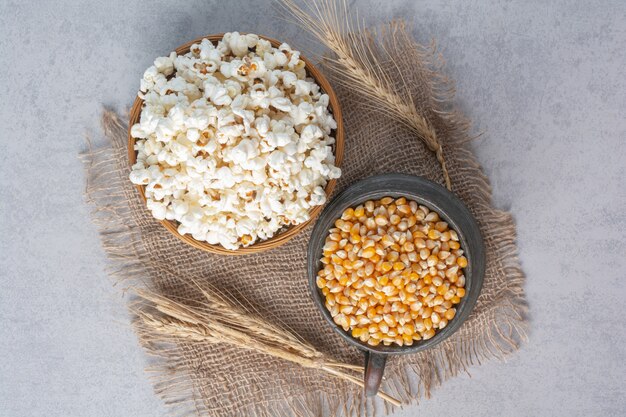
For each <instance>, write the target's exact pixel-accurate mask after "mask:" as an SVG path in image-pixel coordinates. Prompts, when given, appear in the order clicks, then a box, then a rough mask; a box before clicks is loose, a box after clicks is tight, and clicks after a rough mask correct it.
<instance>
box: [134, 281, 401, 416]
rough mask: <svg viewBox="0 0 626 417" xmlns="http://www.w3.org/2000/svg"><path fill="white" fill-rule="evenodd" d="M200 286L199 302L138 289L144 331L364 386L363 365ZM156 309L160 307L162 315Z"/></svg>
mask: <svg viewBox="0 0 626 417" xmlns="http://www.w3.org/2000/svg"><path fill="white" fill-rule="evenodd" d="M196 285H198V284H196ZM198 287H199V288H200V290H201V292H202V294H203V296H204V299H203V300H202V301H200V302H195V303H182V302H180V301H177V300H174V299H172V298H168V297H164V296H162V295H159V294H156V293H154V292H151V291H148V290H146V289H135V292H136V294H137V295H138V296H139V298H140V299H141V300H142V301H141V302H139V303H136V304H135V306H134V307H133V312H134V313H135V314H136V315H137V318H138V321H139V322H138V328H139V330H140V332H142V333H144V334H149V335H151V340H153V341H159V340H161V339H159V338H158V336H160V337H161V338H162V340H163V341H168V340H170V341H171V340H176V339H185V340H189V341H193V342H200V343H210V344H214V343H221V344H228V345H231V346H234V347H237V348H240V349H247V350H252V351H255V352H259V353H263V354H266V355H270V356H273V357H276V358H280V359H284V360H287V361H290V362H293V363H296V364H298V365H300V366H302V367H305V368H315V369H320V370H322V371H324V372H326V373H328V374H330V375H333V376H335V377H337V378H340V379H343V380H345V381H349V382H351V383H353V384H355V385H358V386H360V387H363V381H362V378H359V377H357V376H355V375H354V374H353V372H358V373H361V374H362V373H363V371H364V369H363V367H362V366H357V365H351V364H345V363H341V362H337V361H335V360H332V359H329V358H327V357H326V356H325V355H324V354H323V353H321V352H320V351H318V350H317V349H315V348H314V347H313V346H312V345H310V344H309V343H307V342H306V341H304V340H303V339H302V338H300V337H298V336H297V335H295V334H293V333H291V332H289V331H287V330H285V329H282V328H280V327H278V326H276V325H274V324H272V323H269V322H267V321H266V320H263V319H261V318H260V317H257V316H256V315H254V314H250V313H248V312H246V311H245V310H244V309H243V307H241V306H239V305H237V304H236V303H234V302H229V301H228V300H227V298H226V297H223V296H219V295H217V293H216V292H214V291H209V290H206V289H202V288H201V287H200V286H199V285H198ZM150 310H156V312H158V313H159V314H156V313H155V312H153V311H150ZM156 335H158V336H156ZM377 395H378V396H379V397H380V398H382V399H383V400H385V401H387V402H389V403H390V404H393V405H395V406H400V405H401V403H400V401H398V400H397V399H395V398H393V397H391V396H390V395H388V394H386V393H385V392H383V391H379V392H378V394H377Z"/></svg>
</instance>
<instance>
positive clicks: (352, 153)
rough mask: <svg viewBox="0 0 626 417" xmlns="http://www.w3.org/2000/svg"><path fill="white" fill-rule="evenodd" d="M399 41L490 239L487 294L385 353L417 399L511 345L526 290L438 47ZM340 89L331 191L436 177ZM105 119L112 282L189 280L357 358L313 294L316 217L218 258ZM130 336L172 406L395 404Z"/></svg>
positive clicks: (212, 409)
mask: <svg viewBox="0 0 626 417" xmlns="http://www.w3.org/2000/svg"><path fill="white" fill-rule="evenodd" d="M404 42H406V45H405V47H406V48H405V49H406V53H404V54H402V55H401V56H395V57H394V58H395V59H394V61H395V64H394V65H397V66H399V67H398V68H399V69H400V70H401V71H402V73H403V74H404V78H405V80H404V81H403V83H402V85H401V86H399V87H398V88H409V89H410V90H411V92H412V96H413V98H414V101H415V103H416V105H417V106H418V107H419V108H420V110H421V111H422V112H423V114H425V115H427V116H428V118H429V119H430V121H431V122H432V124H433V125H434V127H435V128H436V130H437V134H438V137H439V138H440V139H441V140H442V142H443V144H444V155H445V157H446V160H447V163H448V169H449V172H450V177H451V180H452V184H453V192H454V193H456V195H458V196H459V197H460V198H461V199H462V200H463V201H464V202H465V204H466V205H467V206H468V207H469V209H470V210H471V212H472V213H473V214H474V216H475V217H476V220H477V221H478V224H479V226H480V228H481V231H482V234H483V237H484V240H485V245H486V249H487V269H486V275H485V280H484V285H483V289H482V293H481V295H480V298H479V299H478V302H477V304H476V307H475V309H474V311H473V313H472V315H471V317H470V318H469V319H468V320H467V322H466V323H465V324H464V325H463V326H462V327H461V329H460V330H459V331H458V332H457V333H456V334H455V335H453V336H452V337H450V338H449V339H447V340H446V341H445V342H443V343H441V344H440V345H438V346H437V347H436V348H434V349H431V350H429V351H426V352H422V353H418V354H414V355H409V356H396V357H393V358H391V359H390V360H389V361H388V365H387V369H386V372H385V377H386V378H385V380H384V381H383V385H382V387H383V388H384V389H385V390H386V391H387V392H388V393H389V394H391V395H393V396H395V397H397V398H399V399H401V400H402V401H403V402H404V403H411V402H414V401H416V400H417V399H419V398H420V397H422V396H424V395H428V393H429V392H430V389H431V388H432V387H434V386H437V385H438V384H440V383H442V382H443V381H445V380H446V379H448V378H449V377H451V376H454V375H456V374H458V373H459V372H462V371H464V370H466V369H467V367H468V366H470V365H472V364H477V363H480V362H481V361H483V360H484V359H488V358H493V357H503V356H504V355H506V354H507V353H510V352H512V351H514V350H516V349H517V347H518V345H519V343H520V341H521V340H523V339H524V338H525V325H524V322H525V317H524V315H525V301H524V293H523V288H522V286H523V281H524V277H523V273H522V271H521V269H520V266H519V264H518V261H517V258H516V246H515V227H514V224H513V221H512V218H511V216H510V214H508V213H506V212H504V211H501V210H497V209H495V208H494V207H493V206H492V203H491V191H490V186H489V184H488V181H487V178H486V177H485V175H484V174H483V172H482V171H481V169H480V167H479V165H478V163H477V162H476V159H475V158H474V156H473V155H472V153H471V152H470V150H469V149H468V148H467V145H466V142H467V141H468V140H469V135H468V127H469V126H468V123H467V121H466V120H465V119H464V118H463V117H462V116H461V115H460V114H459V113H458V112H455V111H453V110H452V109H451V100H452V96H453V88H452V87H451V85H450V83H449V82H448V81H447V80H446V79H445V78H444V77H443V76H442V75H441V65H442V62H441V59H440V58H439V57H438V55H437V54H436V53H435V51H434V48H432V47H423V46H421V45H418V44H416V43H414V42H413V41H412V40H410V39H409V38H408V37H407V38H406V39H405V41H404ZM328 75H330V76H331V79H332V74H328ZM336 90H337V94H338V96H339V99H340V101H341V104H342V108H343V111H344V115H345V118H344V120H345V126H346V148H345V158H344V163H343V166H342V171H343V175H342V177H341V179H340V180H339V183H338V185H337V188H336V192H339V191H341V190H342V189H344V188H345V187H346V186H348V185H349V184H352V183H354V182H355V181H357V180H359V179H362V178H365V177H368V176H371V175H375V174H381V173H386V172H403V173H408V174H413V175H420V176H423V177H426V178H429V179H431V180H434V181H436V182H439V183H440V184H443V178H442V174H441V167H440V165H439V164H438V163H437V161H436V159H435V157H434V156H433V154H432V153H431V152H430V151H428V150H427V149H426V148H425V146H424V145H423V144H422V143H421V142H420V141H419V140H418V139H417V138H416V137H415V136H414V135H413V134H412V133H411V132H410V131H408V130H407V129H406V128H404V127H402V126H400V125H399V124H398V123H396V122H393V121H390V120H389V119H388V118H387V117H385V116H384V115H381V114H379V113H377V112H375V111H372V109H371V108H370V106H371V103H368V99H367V98H366V97H363V96H361V95H359V93H358V91H350V89H346V88H345V87H342V86H340V85H337V86H336ZM103 126H104V132H105V136H106V139H107V140H106V141H105V142H104V144H103V145H101V146H100V147H99V148H98V149H90V150H89V151H88V152H87V153H86V154H85V164H86V169H87V177H88V184H87V196H88V199H89V200H90V202H91V203H92V204H93V206H94V216H93V218H94V222H95V223H96V224H97V226H98V227H99V230H100V233H101V237H102V241H103V245H104V248H105V250H106V253H107V255H108V257H109V259H110V261H111V273H112V275H114V276H115V277H116V279H118V280H120V281H123V282H125V283H127V284H131V283H132V284H133V285H147V286H150V287H151V288H153V289H155V290H157V291H160V292H162V293H163V294H165V295H169V296H178V297H195V296H196V294H194V291H195V290H194V288H193V286H191V285H189V278H190V277H193V278H194V279H196V280H198V281H200V282H207V283H210V284H211V285H213V286H214V287H216V288H218V289H220V290H224V291H229V292H232V293H233V294H237V295H238V298H239V299H241V300H246V301H245V302H247V303H249V304H250V305H252V306H253V307H254V308H256V309H257V310H258V311H259V312H260V314H262V315H263V316H264V317H266V318H268V319H270V320H273V321H276V322H278V323H282V324H283V325H284V326H287V327H288V328H290V329H291V330H292V331H295V332H296V333H298V334H299V335H301V336H302V337H304V338H305V339H306V340H307V341H309V342H311V343H312V344H313V345H314V346H316V347H317V348H318V349H319V350H321V351H323V352H325V353H327V354H328V355H330V356H331V357H333V358H335V359H338V360H342V361H347V362H352V363H361V362H362V360H363V356H362V353H361V352H359V351H357V350H356V349H354V348H352V347H350V346H348V345H347V344H346V343H345V342H344V341H343V340H342V339H341V338H340V337H339V336H338V335H336V334H335V333H334V332H333V331H332V330H331V329H330V328H329V326H328V324H327V323H326V322H325V321H324V320H323V319H322V316H321V314H320V312H319V311H318V310H317V309H316V307H315V306H314V304H313V302H312V300H311V297H310V296H309V290H308V287H307V274H306V270H305V266H306V247H307V242H308V239H309V234H310V232H311V229H312V226H309V227H308V228H306V229H305V230H304V231H302V232H301V233H300V234H299V235H298V236H297V237H296V238H294V239H293V240H291V241H290V242H289V243H288V244H286V245H284V246H282V247H279V248H276V249H273V250H270V251H267V252H263V253H260V254H255V255H247V256H218V255H213V254H209V253H205V252H202V251H199V250H197V249H194V248H192V247H190V246H188V245H185V244H183V243H181V242H180V241H179V240H178V239H177V238H175V237H174V236H172V235H171V234H170V233H169V232H168V231H167V230H166V229H165V228H163V227H162V226H161V225H160V224H159V223H158V222H157V221H155V220H154V219H153V218H152V217H151V215H150V214H149V212H148V211H147V209H146V208H145V206H144V203H143V202H142V201H141V199H140V197H139V194H138V192H137V190H136V189H135V188H134V187H133V185H132V184H131V183H130V181H129V180H128V173H129V166H128V160H127V159H128V158H127V148H126V134H127V133H126V132H127V130H126V129H127V127H126V124H125V122H124V121H123V120H121V119H120V118H118V117H117V116H116V115H115V114H114V113H113V112H111V111H106V112H105V113H104V116H103ZM138 336H139V341H140V343H141V344H142V346H143V347H144V348H145V349H146V351H147V352H149V353H150V354H152V355H154V356H153V357H154V359H153V360H152V362H151V364H150V371H151V372H149V375H151V377H152V378H153V382H154V387H155V390H156V392H157V393H158V394H159V395H160V396H161V397H162V398H163V400H164V401H165V402H166V403H167V404H168V405H169V406H170V407H171V410H172V412H173V414H177V415H190V414H191V415H196V414H197V415H203V416H204V415H207V416H216V417H225V416H235V415H242V416H283V415H284V416H289V415H298V416H321V415H332V416H335V415H337V416H339V415H365V414H372V413H373V412H376V411H378V412H383V413H387V412H390V411H392V410H391V409H390V408H389V407H387V406H386V405H383V404H381V402H380V400H377V401H376V402H374V403H372V402H371V401H364V400H363V398H362V395H361V392H360V390H359V389H358V387H355V386H353V385H351V384H348V383H345V382H342V381H338V380H336V379H333V378H331V377H329V376H327V375H326V374H323V373H321V372H319V371H316V370H311V369H303V368H301V367H299V366H298V365H295V364H292V363H289V362H286V361H283V360H280V359H274V358H270V357H267V356H264V355H261V354H256V353H251V352H250V351H242V350H238V349H236V348H231V347H227V346H204V345H200V344H190V343H188V342H185V343H183V342H180V343H177V344H176V345H169V346H167V345H162V344H159V343H154V342H153V341H152V340H151V335H150V334H146V333H145V332H139V334H138Z"/></svg>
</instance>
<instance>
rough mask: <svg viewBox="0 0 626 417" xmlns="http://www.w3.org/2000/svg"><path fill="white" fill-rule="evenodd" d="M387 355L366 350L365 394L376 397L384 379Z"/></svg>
mask: <svg viewBox="0 0 626 417" xmlns="http://www.w3.org/2000/svg"><path fill="white" fill-rule="evenodd" d="M386 362H387V355H381V354H380V353H374V352H370V351H368V352H365V381H364V384H365V396H366V397H374V396H376V394H377V393H378V388H379V387H380V383H381V381H382V380H383V372H385V363H386Z"/></svg>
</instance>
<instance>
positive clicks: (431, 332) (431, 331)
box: [422, 328, 435, 340]
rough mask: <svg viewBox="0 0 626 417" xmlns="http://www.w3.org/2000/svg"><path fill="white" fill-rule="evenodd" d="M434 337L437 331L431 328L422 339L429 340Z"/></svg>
mask: <svg viewBox="0 0 626 417" xmlns="http://www.w3.org/2000/svg"><path fill="white" fill-rule="evenodd" d="M434 335H435V330H434V329H432V328H431V329H428V330H426V331H425V332H424V334H423V335H422V339H424V340H428V339H430V338H432V337H433V336H434Z"/></svg>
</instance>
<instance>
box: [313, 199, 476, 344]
mask: <svg viewBox="0 0 626 417" xmlns="http://www.w3.org/2000/svg"><path fill="white" fill-rule="evenodd" d="M322 252H323V256H322V257H321V262H322V264H323V266H324V268H323V269H321V270H320V271H319V272H318V276H317V279H316V285H317V287H318V288H320V290H321V292H322V294H323V295H324V297H325V300H326V303H325V305H326V308H327V309H328V310H329V311H330V313H331V316H332V317H333V320H334V321H335V323H336V324H337V325H338V326H340V327H341V328H343V329H344V330H346V331H350V332H351V334H352V337H354V338H355V339H358V340H361V341H362V342H363V343H368V344H370V345H372V346H376V345H378V344H380V343H383V344H385V345H387V346H389V345H391V344H396V345H399V346H404V345H411V344H413V343H414V341H419V340H427V339H430V338H431V337H433V336H434V335H435V333H436V331H437V330H439V329H443V328H444V327H445V326H446V325H447V324H448V323H449V321H450V320H452V319H453V318H454V316H455V314H456V309H455V308H453V306H454V305H456V304H458V303H460V301H461V299H462V298H463V297H464V296H465V294H466V291H465V288H463V287H464V285H465V276H464V275H463V268H465V267H466V266H467V258H466V257H465V256H463V251H462V250H461V245H460V243H459V237H458V234H457V233H456V231H454V230H451V229H450V228H449V225H448V223H447V222H445V221H443V220H440V218H439V215H438V214H437V213H436V212H434V211H431V210H430V209H429V208H428V207H425V206H419V205H418V204H417V203H416V202H414V201H407V200H406V199H405V198H404V197H402V198H398V199H395V200H394V199H393V198H391V197H385V198H383V199H381V200H378V201H367V202H365V203H364V204H362V205H359V206H356V207H354V208H348V209H346V210H344V212H343V213H342V214H341V216H340V218H339V219H337V220H336V221H335V223H334V227H333V228H332V229H330V230H329V234H328V237H327V238H326V241H325V243H324V246H323V250H322Z"/></svg>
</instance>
